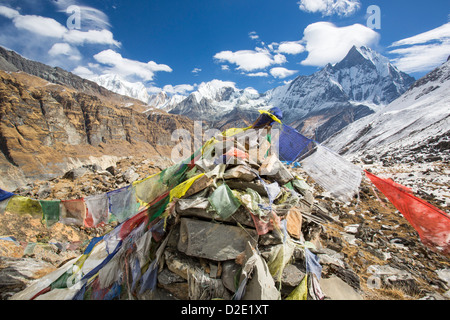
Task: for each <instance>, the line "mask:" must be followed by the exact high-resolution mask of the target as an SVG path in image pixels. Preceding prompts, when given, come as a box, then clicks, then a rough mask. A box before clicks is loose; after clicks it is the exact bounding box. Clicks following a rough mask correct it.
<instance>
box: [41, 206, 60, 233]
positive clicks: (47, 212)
mask: <svg viewBox="0 0 450 320" xmlns="http://www.w3.org/2000/svg"><path fill="white" fill-rule="evenodd" d="M60 202H61V201H59V200H55V201H47V200H45V201H44V200H41V201H39V203H40V204H41V207H42V213H43V214H42V219H43V220H44V222H45V225H46V226H47V227H51V226H52V225H54V224H55V223H56V222H58V221H59V215H60Z"/></svg>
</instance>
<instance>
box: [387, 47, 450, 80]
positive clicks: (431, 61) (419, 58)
mask: <svg viewBox="0 0 450 320" xmlns="http://www.w3.org/2000/svg"><path fill="white" fill-rule="evenodd" d="M390 53H392V54H398V55H400V57H399V58H395V59H392V63H393V64H394V65H395V66H396V67H397V68H398V69H400V70H402V71H404V72H407V73H414V72H428V71H431V70H432V69H434V68H436V67H437V66H439V65H441V64H442V63H443V62H445V61H446V60H447V58H448V56H449V54H450V42H448V41H447V42H446V43H442V44H430V45H416V46H412V47H409V48H402V49H396V50H393V51H391V52H390Z"/></svg>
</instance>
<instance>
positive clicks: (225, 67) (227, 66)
mask: <svg viewBox="0 0 450 320" xmlns="http://www.w3.org/2000/svg"><path fill="white" fill-rule="evenodd" d="M220 67H221V68H222V70H230V66H229V65H226V64H223V65H221V66H220Z"/></svg>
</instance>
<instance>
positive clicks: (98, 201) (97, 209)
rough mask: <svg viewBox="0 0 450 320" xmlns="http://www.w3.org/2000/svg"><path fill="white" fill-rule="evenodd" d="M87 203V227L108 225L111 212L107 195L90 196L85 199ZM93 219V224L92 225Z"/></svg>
mask: <svg viewBox="0 0 450 320" xmlns="http://www.w3.org/2000/svg"><path fill="white" fill-rule="evenodd" d="M84 202H85V203H86V207H87V211H86V220H87V221H88V222H87V224H88V225H87V227H96V226H98V225H100V224H101V223H108V218H109V211H108V196H107V195H106V193H102V194H98V195H94V196H88V197H86V198H84ZM91 219H92V223H91Z"/></svg>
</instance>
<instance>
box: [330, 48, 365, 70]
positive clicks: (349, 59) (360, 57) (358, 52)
mask: <svg viewBox="0 0 450 320" xmlns="http://www.w3.org/2000/svg"><path fill="white" fill-rule="evenodd" d="M372 52H373V51H372V50H371V49H368V48H366V47H360V48H358V47H356V46H353V47H352V48H351V49H350V51H349V52H348V53H347V55H346V56H345V58H344V59H342V61H340V62H338V63H336V64H335V65H334V68H337V69H344V68H351V67H354V66H357V65H362V64H364V63H367V62H368V61H371V59H370V56H371V53H372Z"/></svg>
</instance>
